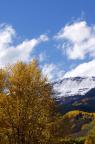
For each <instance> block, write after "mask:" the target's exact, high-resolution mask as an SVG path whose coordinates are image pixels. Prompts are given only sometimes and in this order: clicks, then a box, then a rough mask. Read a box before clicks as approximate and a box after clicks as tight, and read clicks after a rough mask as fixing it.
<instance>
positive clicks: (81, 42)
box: [56, 21, 95, 60]
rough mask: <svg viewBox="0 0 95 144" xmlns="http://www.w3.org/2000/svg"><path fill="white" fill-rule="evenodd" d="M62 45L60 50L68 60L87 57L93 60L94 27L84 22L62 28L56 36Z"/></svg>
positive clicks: (94, 46)
mask: <svg viewBox="0 0 95 144" xmlns="http://www.w3.org/2000/svg"><path fill="white" fill-rule="evenodd" d="M56 39H57V40H61V41H62V42H63V44H62V45H61V47H60V48H61V49H62V50H63V52H64V51H65V52H66V55H67V57H68V58H69V59H73V60H76V59H84V58H85V57H86V56H87V55H89V56H90V57H92V58H95V25H91V26H89V25H88V24H87V22H86V21H80V22H74V23H72V24H69V25H66V26H65V27H63V28H62V29H61V30H60V31H59V32H58V33H57V35H56Z"/></svg>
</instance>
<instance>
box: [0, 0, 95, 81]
mask: <svg viewBox="0 0 95 144" xmlns="http://www.w3.org/2000/svg"><path fill="white" fill-rule="evenodd" d="M94 38H95V0H9V1H6V0H0V43H1V44H0V51H1V54H0V65H1V66H4V65H6V64H7V63H11V62H16V61H17V60H19V59H20V60H23V61H25V62H27V61H31V60H32V58H35V57H36V58H38V59H39V61H40V66H41V68H42V71H43V73H45V74H47V75H48V77H49V79H50V80H55V79H57V78H62V77H64V75H65V76H78V75H82V74H85V73H88V75H90V74H92V75H94V74H93V73H92V71H90V69H91V68H90V66H89V69H86V68H85V67H88V65H91V64H89V63H92V65H94V66H95V62H94V58H95V50H94V49H95V43H94V40H95V39H94ZM93 63H94V64H93ZM83 66H84V68H83V69H86V71H85V72H84V71H82V70H81V68H82V67H83ZM94 66H92V69H93V67H94Z"/></svg>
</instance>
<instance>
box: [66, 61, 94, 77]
mask: <svg viewBox="0 0 95 144" xmlns="http://www.w3.org/2000/svg"><path fill="white" fill-rule="evenodd" d="M78 76H79V77H92V76H95V60H92V61H90V62H87V63H83V64H80V65H78V66H77V67H76V68H74V69H72V70H71V71H68V72H67V73H65V75H64V78H66V77H78Z"/></svg>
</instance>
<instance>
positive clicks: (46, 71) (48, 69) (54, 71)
mask: <svg viewBox="0 0 95 144" xmlns="http://www.w3.org/2000/svg"><path fill="white" fill-rule="evenodd" d="M42 73H43V75H44V76H47V77H48V80H49V81H52V82H53V81H55V80H58V79H62V77H63V75H64V70H62V69H61V67H60V66H59V65H56V64H53V63H51V64H45V65H44V66H43V67H42Z"/></svg>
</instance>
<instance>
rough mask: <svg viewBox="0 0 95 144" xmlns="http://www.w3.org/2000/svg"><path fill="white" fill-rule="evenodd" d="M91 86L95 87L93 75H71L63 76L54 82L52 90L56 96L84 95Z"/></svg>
mask: <svg viewBox="0 0 95 144" xmlns="http://www.w3.org/2000/svg"><path fill="white" fill-rule="evenodd" d="M92 88H95V77H71V78H64V79H63V80H61V81H58V82H55V83H54V90H55V91H56V92H57V97H58V98H60V97H67V96H74V95H84V94H86V93H87V92H88V91H89V90H91V89H92Z"/></svg>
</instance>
